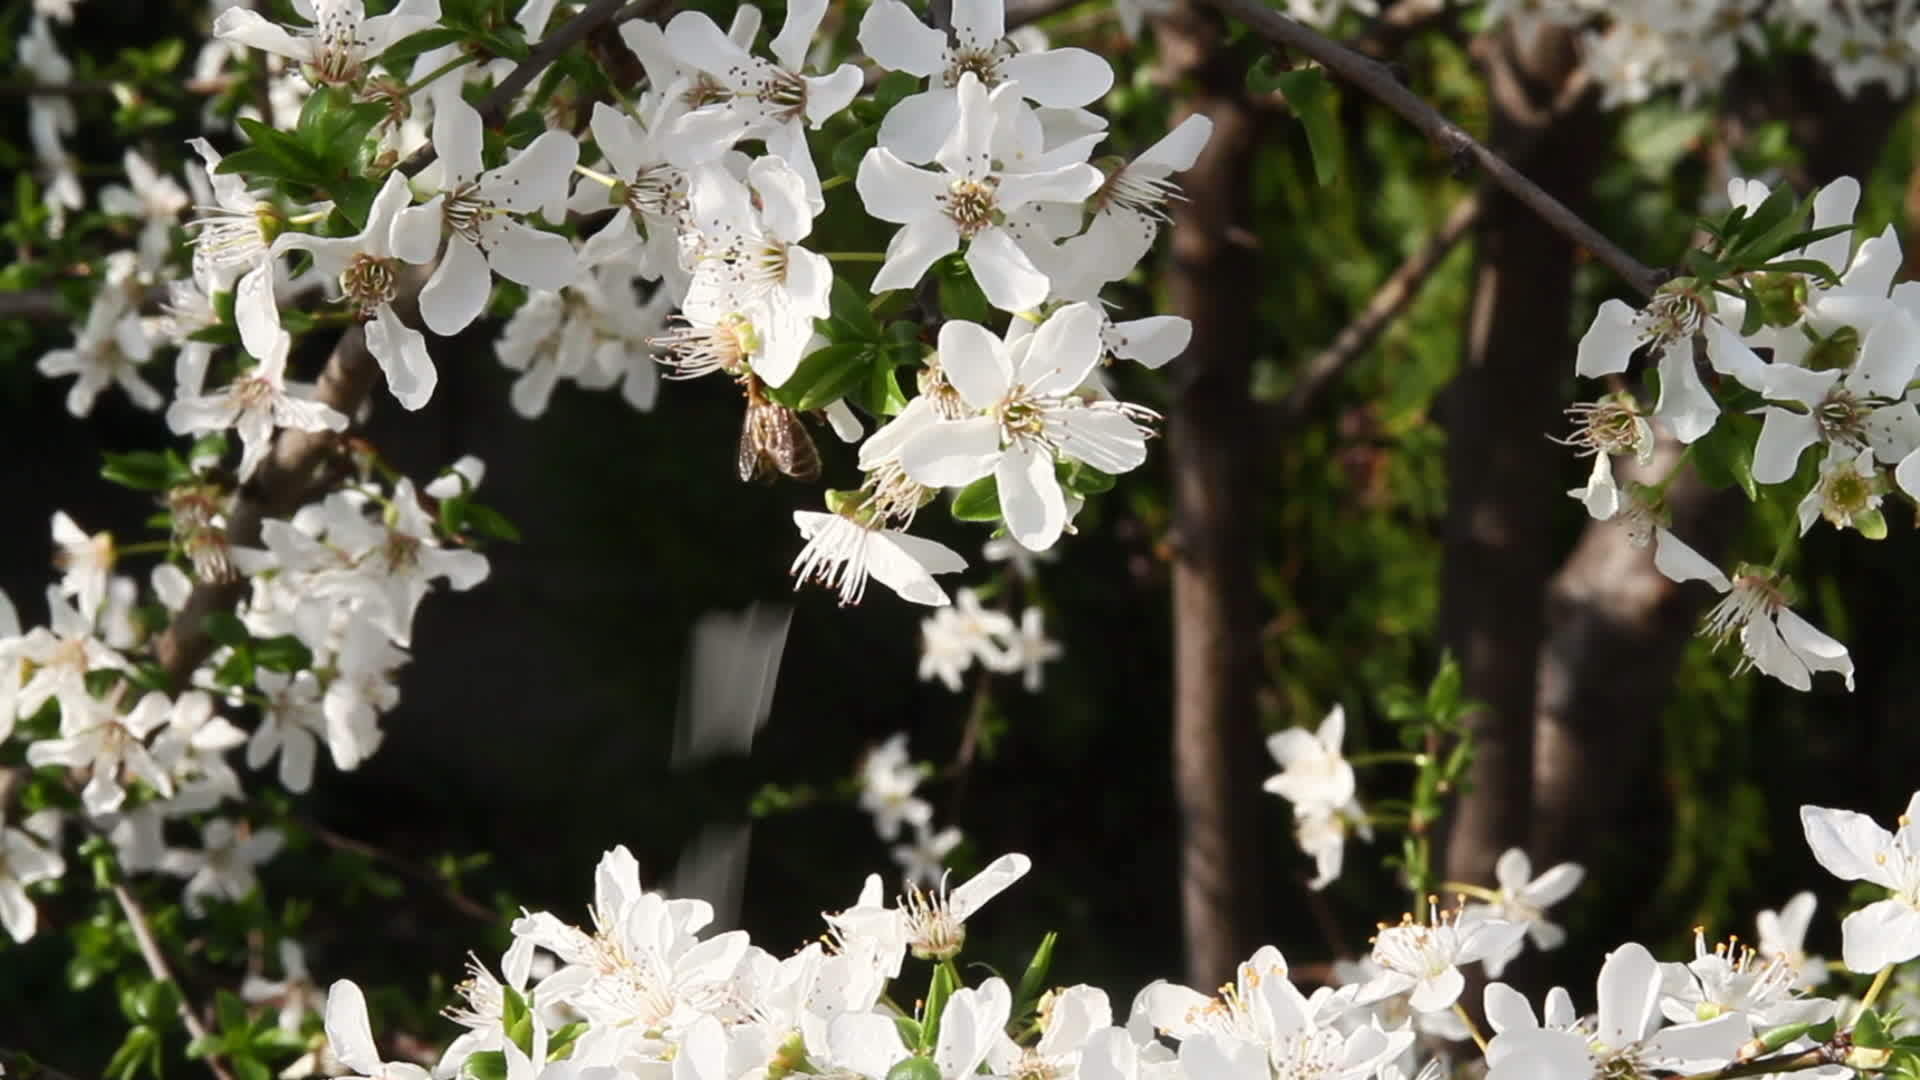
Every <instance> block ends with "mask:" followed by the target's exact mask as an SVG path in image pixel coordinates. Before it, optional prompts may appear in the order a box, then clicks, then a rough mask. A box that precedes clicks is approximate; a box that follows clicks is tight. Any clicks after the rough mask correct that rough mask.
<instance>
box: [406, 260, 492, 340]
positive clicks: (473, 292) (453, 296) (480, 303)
mask: <svg viewBox="0 0 1920 1080" xmlns="http://www.w3.org/2000/svg"><path fill="white" fill-rule="evenodd" d="M492 291H493V275H492V274H490V273H488V272H487V259H486V256H484V255H482V254H480V249H479V248H477V247H474V246H473V241H471V240H468V239H467V238H466V237H464V236H450V237H448V238H447V253H446V255H445V256H444V257H443V258H442V259H441V260H440V266H439V268H438V269H436V270H435V271H434V272H433V277H432V278H431V279H429V280H428V281H427V286H426V288H424V289H421V290H420V318H421V319H422V320H423V321H425V322H426V324H427V329H429V330H431V331H433V332H434V333H436V334H439V335H440V336H441V337H452V336H453V335H455V334H457V333H459V332H460V331H462V330H465V329H466V328H467V327H468V326H469V325H471V324H472V323H473V320H475V319H477V318H479V317H480V312H481V311H482V310H483V309H485V308H486V306H487V295H488V294H489V293H491V292H492Z"/></svg>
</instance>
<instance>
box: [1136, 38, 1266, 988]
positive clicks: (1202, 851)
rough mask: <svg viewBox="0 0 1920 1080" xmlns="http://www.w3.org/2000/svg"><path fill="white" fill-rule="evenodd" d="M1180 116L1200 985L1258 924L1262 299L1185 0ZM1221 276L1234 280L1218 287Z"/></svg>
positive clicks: (1189, 913) (1177, 441) (1179, 658)
mask: <svg viewBox="0 0 1920 1080" xmlns="http://www.w3.org/2000/svg"><path fill="white" fill-rule="evenodd" d="M1158 38H1159V44H1160V51H1161V56H1162V57H1163V59H1164V60H1165V61H1166V63H1167V66H1168V68H1169V69H1170V74H1171V76H1172V78H1173V79H1174V80H1175V81H1176V82H1186V83H1188V84H1190V85H1194V86H1195V87H1196V89H1195V90H1194V92H1193V94H1192V96H1191V97H1190V99H1189V100H1188V102H1187V105H1186V108H1187V111H1189V112H1199V113H1204V114H1206V115H1207V116H1208V117H1210V118H1211V119H1212V120H1213V125H1214V126H1213V137H1212V139H1211V140H1210V141H1209V142H1208V144H1207V148H1206V151H1205V152H1204V153H1202V154H1201V155H1200V159H1199V161H1197V162H1196V163H1195V164H1194V167H1193V168H1192V169H1189V170H1188V171H1187V172H1186V173H1185V175H1184V176H1183V177H1182V178H1181V182H1182V186H1183V187H1184V188H1185V191H1186V195H1187V199H1186V201H1184V202H1180V203H1176V204H1175V206H1176V207H1177V209H1176V210H1175V217H1174V226H1173V244H1172V249H1173V258H1172V265H1171V267H1170V268H1169V272H1168V274H1167V275H1166V280H1167V283H1168V288H1169V291H1170V292H1171V294H1172V299H1173V307H1174V310H1176V311H1178V312H1179V313H1180V314H1182V315H1185V316H1186V317H1187V318H1189V319H1191V320H1192V321H1193V341H1192V343H1191V344H1190V345H1189V346H1188V347H1187V351H1186V354H1185V355H1184V356H1183V357H1182V358H1181V359H1180V360H1178V361H1177V362H1176V363H1174V364H1173V365H1171V366H1170V367H1169V368H1168V370H1169V371H1170V372H1172V373H1173V377H1174V379H1175V381H1176V386H1175V388H1174V394H1173V400H1172V407H1171V408H1170V409H1169V410H1168V415H1167V461H1168V467H1169V468H1170V469H1171V470H1172V484H1171V488H1172V500H1173V541H1174V543H1173V550H1174V565H1173V649H1174V701H1173V768H1174V787H1175V793H1176V798H1177V800H1178V805H1179V810H1180V830H1181V831H1180V837H1181V841H1180V842H1181V849H1180V850H1181V854H1180V901H1181V912H1182V915H1181V918H1182V925H1183V928H1184V935H1185V942H1186V953H1187V982H1188V985H1191V986H1196V987H1202V988H1206V987H1212V986H1216V985H1218V984H1219V983H1220V982H1221V980H1223V979H1226V978H1229V977H1230V976H1231V974H1232V972H1233V970H1234V968H1235V966H1236V965H1237V964H1239V963H1240V961H1242V960H1243V959H1245V958H1246V957H1247V956H1248V955H1249V954H1250V953H1251V952H1252V950H1253V947H1254V945H1255V944H1256V942H1255V940H1254V939H1255V937H1256V936H1257V933H1258V929H1257V925H1256V920H1257V913H1258V911H1259V897H1258V891H1259V890H1258V884H1259V867H1260V861H1259V855H1258V851H1257V848H1256V837H1255V835H1254V828H1253V824H1254V822H1253V814H1254V812H1255V809H1256V807H1257V798H1258V776H1257V772H1256V769H1257V759H1258V756H1259V755H1258V750H1259V746H1260V728H1259V723H1258V720H1257V717H1256V714H1255V700H1254V694H1255V687H1256V685H1257V683H1258V680H1259V678H1260V655H1259V621H1258V612H1257V610H1256V609H1255V605H1254V592H1255V577H1254V565H1253V547H1254V545H1253V536H1252V533H1253V529H1254V524H1255V521H1256V516H1255V514H1256V506H1255V492H1254V477H1253V463H1254V460H1255V457H1256V451H1255V448H1254V445H1253V440H1254V437H1255V434H1256V431H1257V424H1256V421H1255V418H1254V410H1253V400H1252V396H1251V384H1250V375H1251V359H1252V357H1251V352H1252V349H1251V335H1252V319H1253V307H1252V305H1251V304H1249V303H1248V302H1247V298H1248V297H1251V296H1256V295H1258V289H1257V287H1256V286H1255V285H1254V283H1253V281H1252V276H1251V275H1252V272H1253V270H1254V265H1253V259H1252V257H1251V253H1250V252H1249V251H1248V250H1246V248H1245V247H1244V246H1242V245H1240V244H1237V243H1236V242H1235V241H1234V240H1233V239H1232V235H1233V230H1234V229H1235V227H1236V226H1239V225H1240V224H1241V223H1242V222H1244V221H1246V220H1247V207H1248V203H1249V192H1248V184H1249V176H1250V172H1251V170H1250V169H1249V167H1248V166H1249V158H1250V155H1251V153H1252V147H1253V142H1254V129H1255V125H1256V117H1255V116H1254V114H1253V111H1252V109H1251V108H1250V106H1249V104H1248V102H1247V101H1246V99H1245V97H1244V94H1243V91H1242V89H1241V87H1242V81H1241V80H1242V77H1243V76H1242V73H1241V72H1239V71H1237V70H1234V69H1233V67H1232V65H1231V63H1230V61H1229V60H1228V58H1227V56H1226V54H1225V52H1224V46H1225V35H1224V32H1223V27H1222V26H1221V25H1220V22H1219V19H1218V17H1217V16H1215V15H1213V14H1212V13H1211V12H1209V11H1206V10H1203V9H1200V8H1198V7H1197V6H1196V5H1193V4H1183V5H1181V6H1180V7H1179V8H1177V9H1176V10H1175V11H1174V12H1172V13H1171V14H1170V15H1168V16H1167V17H1166V18H1165V19H1164V20H1163V21H1162V22H1161V24H1160V25H1159V27H1158ZM1223 282H1231V283H1232V284H1231V286H1223V285H1222V283H1223Z"/></svg>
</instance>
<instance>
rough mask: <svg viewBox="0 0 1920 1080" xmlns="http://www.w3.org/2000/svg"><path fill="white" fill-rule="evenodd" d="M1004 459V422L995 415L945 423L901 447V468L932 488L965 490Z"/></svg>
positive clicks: (918, 435) (911, 439) (946, 421)
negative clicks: (1002, 426) (1002, 428)
mask: <svg viewBox="0 0 1920 1080" xmlns="http://www.w3.org/2000/svg"><path fill="white" fill-rule="evenodd" d="M999 460H1000V422H999V421H997V420H995V419H994V418H993V417H991V416H975V417H972V418H970V419H966V420H942V421H941V422H939V423H937V424H933V425H931V426H929V427H927V428H926V429H925V430H924V431H921V432H919V433H918V434H916V435H915V436H913V437H912V438H910V439H908V440H907V441H906V442H905V443H903V444H901V447H900V467H901V468H902V469H905V470H906V473H907V475H908V476H910V477H912V478H913V479H914V480H915V481H916V482H918V483H922V484H925V485H927V486H928V487H964V486H965V485H967V484H970V483H972V482H973V481H975V480H978V479H980V478H981V477H983V476H985V475H987V474H988V473H990V472H992V471H993V467H994V464H995V462H997V461H999Z"/></svg>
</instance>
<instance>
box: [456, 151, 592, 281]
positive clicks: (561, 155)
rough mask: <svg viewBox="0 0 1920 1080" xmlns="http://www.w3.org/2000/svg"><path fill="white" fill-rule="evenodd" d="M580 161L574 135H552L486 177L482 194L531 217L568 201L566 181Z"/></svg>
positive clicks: (481, 190)
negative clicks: (539, 211)
mask: <svg viewBox="0 0 1920 1080" xmlns="http://www.w3.org/2000/svg"><path fill="white" fill-rule="evenodd" d="M579 160H580V144H579V143H578V142H576V141H575V140H574V138H573V136H572V135H570V134H568V133H566V132H564V131H549V132H546V133H544V134H542V135H541V136H540V137H539V138H537V139H535V140H533V141H532V142H530V143H528V144H527V148H526V149H525V150H522V151H520V153H519V154H517V155H515V156H514V158H513V160H512V161H509V162H507V163H506V164H505V165H502V166H500V167H499V168H497V169H495V170H493V171H492V172H490V173H488V174H487V175H486V176H485V177H483V178H482V179H481V181H480V188H479V193H480V194H481V195H482V196H484V197H486V198H488V199H491V200H493V202H494V203H495V204H496V205H499V206H503V207H505V208H506V209H508V210H512V211H515V212H516V213H522V214H525V213H531V212H532V211H534V210H538V209H540V208H541V207H543V206H546V205H547V204H548V203H551V202H554V201H555V200H558V199H563V198H565V197H566V189H567V181H568V179H569V178H571V177H572V175H573V166H574V164H575V163H576V162H578V161H579ZM555 288H558V286H555Z"/></svg>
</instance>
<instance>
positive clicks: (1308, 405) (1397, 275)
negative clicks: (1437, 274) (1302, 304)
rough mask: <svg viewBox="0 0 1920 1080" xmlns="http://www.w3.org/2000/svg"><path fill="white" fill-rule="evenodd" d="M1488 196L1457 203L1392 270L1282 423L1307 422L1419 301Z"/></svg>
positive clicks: (1298, 388) (1303, 379)
mask: <svg viewBox="0 0 1920 1080" xmlns="http://www.w3.org/2000/svg"><path fill="white" fill-rule="evenodd" d="M1483 194H1484V192H1483V191H1475V192H1474V193H1473V194H1471V195H1468V196H1467V197H1466V198H1464V199H1461V200H1460V201H1459V202H1458V203H1455V204H1454V207H1453V210H1452V212H1450V213H1449V214H1447V220H1446V221H1445V222H1442V223H1441V225H1440V228H1439V229H1438V230H1437V231H1436V232H1435V233H1434V234H1433V235H1432V236H1429V237H1427V240H1426V242H1425V243H1423V244H1421V245H1420V250H1418V251H1416V252H1414V253H1413V254H1412V255H1410V256H1408V257H1407V261H1406V262H1403V263H1401V264H1400V266H1399V268H1398V269H1396V270H1394V272H1393V273H1391V274H1388V275H1387V280H1385V281H1383V282H1381V283H1380V287H1379V288H1378V289H1376V290H1374V293H1373V298H1372V299H1371V300H1368V301H1367V306H1366V307H1363V308H1361V309H1360V314H1359V315H1357V316H1355V317H1354V320H1353V321H1352V322H1350V323H1348V324H1347V326H1346V328H1345V329H1343V330H1341V331H1340V333H1339V334H1337V335H1335V336H1334V339H1333V341H1332V342H1331V343H1330V344H1329V345H1328V346H1327V347H1326V348H1324V349H1322V350H1320V352H1319V354H1318V355H1316V356H1315V357H1314V358H1313V359H1312V360H1309V361H1307V365H1306V368H1305V370H1303V371H1301V373H1300V377H1299V379H1298V380H1297V381H1295V382H1294V384H1293V389H1292V390H1290V391H1288V392H1287V396H1286V397H1284V398H1282V399H1281V401H1280V404H1279V406H1278V408H1277V409H1276V410H1275V414H1274V421H1275V423H1276V424H1278V425H1279V426H1281V427H1288V428H1291V427H1293V426H1295V425H1297V424H1299V423H1300V422H1301V421H1303V420H1305V419H1306V417H1307V416H1308V415H1309V414H1310V413H1311V412H1312V411H1313V406H1314V404H1315V403H1316V402H1317V401H1318V400H1319V398H1320V395H1321V394H1322V393H1324V392H1325V391H1326V389H1327V388H1328V387H1329V386H1332V385H1333V383H1334V381H1335V380H1337V379H1338V378H1339V377H1340V375H1341V374H1342V373H1343V372H1345V371H1346V369H1347V365H1348V364H1351V363H1352V362H1353V361H1354V359H1355V358H1357V357H1358V356H1360V354H1362V353H1364V352H1366V351H1367V347H1368V346H1369V345H1372V344H1373V342H1374V339H1375V338H1377V337H1379V336H1380V332H1381V331H1383V330H1385V329H1386V328H1387V326H1388V325H1389V324H1390V323H1392V322H1393V320H1394V319H1396V318H1398V317H1399V316H1400V313H1401V312H1402V311H1405V310H1406V309H1407V306H1408V305H1409V304H1411V303H1413V298H1414V297H1416V296H1418V295H1420V288H1421V286H1423V285H1425V284H1426V283H1427V279H1428V278H1429V277H1431V276H1432V275H1433V272H1434V271H1435V270H1437V269H1439V267H1440V264H1441V263H1443V262H1445V261H1446V258H1447V256H1448V255H1450V254H1452V253H1453V249H1454V248H1455V247H1456V246H1458V245H1459V243H1460V241H1461V240H1463V239H1465V238H1466V235H1467V233H1469V232H1471V231H1472V230H1473V226H1474V223H1475V222H1477V221H1479V220H1480V210H1481V208H1482V207H1483V206H1484V205H1485V200H1484V199H1483V198H1482V196H1483Z"/></svg>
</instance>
